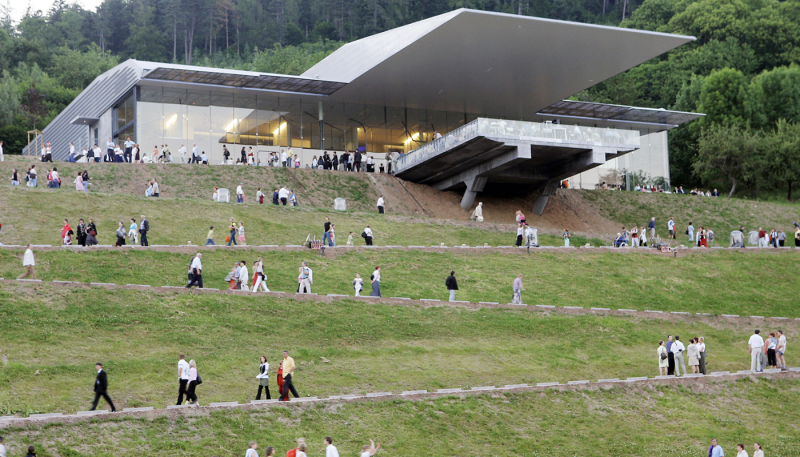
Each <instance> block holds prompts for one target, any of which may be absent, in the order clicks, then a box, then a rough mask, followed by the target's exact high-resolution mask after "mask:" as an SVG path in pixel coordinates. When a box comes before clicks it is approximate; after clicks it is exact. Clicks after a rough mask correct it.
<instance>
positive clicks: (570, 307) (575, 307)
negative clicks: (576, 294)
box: [564, 306, 583, 309]
mask: <svg viewBox="0 0 800 457" xmlns="http://www.w3.org/2000/svg"><path fill="white" fill-rule="evenodd" d="M564 309H583V306H565V307H564Z"/></svg>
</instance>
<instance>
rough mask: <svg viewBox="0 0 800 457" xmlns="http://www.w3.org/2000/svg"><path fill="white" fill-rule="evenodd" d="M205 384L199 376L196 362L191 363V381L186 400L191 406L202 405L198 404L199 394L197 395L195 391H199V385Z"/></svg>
mask: <svg viewBox="0 0 800 457" xmlns="http://www.w3.org/2000/svg"><path fill="white" fill-rule="evenodd" d="M201 382H203V381H202V380H201V378H200V376H199V375H198V374H197V362H195V361H194V360H190V361H189V379H188V382H187V383H186V384H187V388H186V399H187V400H189V404H190V405H198V406H199V405H200V404H199V403H198V402H197V393H195V389H197V386H198V384H200V383H201Z"/></svg>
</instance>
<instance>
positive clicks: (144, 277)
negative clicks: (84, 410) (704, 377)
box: [0, 248, 800, 317]
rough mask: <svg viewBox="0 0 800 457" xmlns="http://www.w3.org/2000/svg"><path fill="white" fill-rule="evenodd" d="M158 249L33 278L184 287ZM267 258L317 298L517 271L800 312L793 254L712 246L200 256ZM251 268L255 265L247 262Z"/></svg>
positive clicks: (8, 265)
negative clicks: (646, 250) (361, 283)
mask: <svg viewBox="0 0 800 457" xmlns="http://www.w3.org/2000/svg"><path fill="white" fill-rule="evenodd" d="M195 252H196V251H194V250H187V253H184V254H182V253H174V252H160V251H132V250H125V251H89V252H86V251H71V250H69V251H66V250H65V251H61V250H55V251H42V252H38V253H37V254H36V257H37V263H38V265H37V272H38V274H39V278H40V279H43V280H46V281H52V280H61V281H78V282H84V283H89V282H110V283H115V284H123V285H124V284H148V285H153V286H164V285H168V286H182V285H186V273H187V271H188V264H189V261H190V260H191V257H192V256H193V255H194V253H195ZM257 256H261V257H263V259H264V265H265V269H266V271H265V273H266V274H267V276H268V278H269V280H268V286H269V288H270V289H271V290H276V291H282V292H293V291H296V290H297V268H298V267H299V266H300V263H301V262H302V261H303V260H306V261H308V262H309V265H310V267H311V268H312V269H313V270H314V287H313V288H312V290H313V291H314V292H317V293H320V294H349V295H352V294H353V289H352V280H353V278H354V277H355V274H356V273H357V272H358V273H361V276H362V277H363V278H364V279H365V282H366V284H365V285H366V286H367V289H369V275H370V274H371V273H372V271H373V270H374V268H375V265H380V266H381V271H382V273H381V276H382V283H381V292H382V294H383V295H384V296H386V297H409V298H415V299H419V298H432V299H442V300H446V299H447V290H446V289H445V287H444V280H445V278H446V277H447V275H448V274H449V272H450V270H455V271H456V276H457V278H458V281H459V292H458V294H457V299H459V300H469V301H473V302H479V301H487V302H492V301H494V302H500V303H508V302H509V301H511V283H512V281H513V279H514V278H515V277H516V275H517V274H518V273H523V275H524V278H523V284H524V286H525V288H526V291H525V292H524V293H523V299H524V302H525V303H527V304H530V305H535V304H543V305H556V306H583V307H603V308H614V309H617V308H627V309H637V310H640V311H641V310H645V309H651V310H663V311H688V312H703V313H716V314H740V315H758V316H774V317H800V311H798V308H797V306H796V303H795V301H796V295H797V290H798V288H797V282H796V280H795V276H796V272H797V271H798V268H800V255H798V253H796V252H793V251H792V252H772V251H767V252H732V251H722V252H710V253H705V254H695V255H689V256H685V257H678V258H673V257H671V256H663V255H659V254H638V253H627V254H625V253H609V252H596V251H595V252H589V251H577V252H575V251H573V252H549V251H536V252H534V253H532V254H530V255H527V254H525V253H524V250H520V251H519V252H517V253H515V254H507V253H502V252H493V253H489V252H480V251H475V250H469V251H460V250H453V251H447V252H420V251H415V250H409V251H400V250H388V251H371V250H359V251H349V252H344V253H340V254H338V253H337V254H336V255H330V253H329V255H326V256H325V257H321V256H319V253H318V252H315V251H310V250H308V251H305V250H304V251H264V252H254V251H251V250H244V251H242V250H238V249H237V250H234V249H232V248H231V249H228V248H217V249H216V250H209V251H205V254H204V256H203V267H204V274H203V277H204V283H205V286H206V287H211V288H224V287H226V286H227V283H225V282H223V280H224V278H225V276H226V275H227V274H228V272H229V271H230V270H231V267H232V266H233V264H234V263H235V262H236V261H238V260H245V261H247V263H248V265H251V266H252V264H253V261H254V260H255V259H256V257H257ZM21 258H22V250H21V249H20V250H16V251H10V250H7V249H4V250H0V277H4V278H15V277H17V276H18V275H19V274H21V272H22V267H21V264H22V262H21ZM251 270H252V268H251Z"/></svg>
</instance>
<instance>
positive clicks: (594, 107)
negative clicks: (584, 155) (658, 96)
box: [539, 100, 705, 126]
mask: <svg viewBox="0 0 800 457" xmlns="http://www.w3.org/2000/svg"><path fill="white" fill-rule="evenodd" d="M539 114H551V115H554V116H567V117H578V118H585V119H602V120H611V121H627V122H638V123H646V124H665V125H676V126H677V125H681V124H685V123H686V122H689V121H693V120H695V119H698V118H701V117H703V116H705V114H699V113H687V112H684V111H671V110H665V109H653V108H638V107H635V106H625V105H607V104H604V103H592V102H578V101H573V100H561V101H560V102H556V103H553V104H552V105H550V106H548V107H547V108H544V109H543V110H541V111H539Z"/></svg>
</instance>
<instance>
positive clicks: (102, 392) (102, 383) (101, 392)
mask: <svg viewBox="0 0 800 457" xmlns="http://www.w3.org/2000/svg"><path fill="white" fill-rule="evenodd" d="M94 367H95V368H96V369H97V378H96V379H95V381H94V402H92V409H90V410H89V411H94V410H95V408H97V402H99V401H100V397H103V398H105V399H106V401H107V402H108V405H109V406H111V412H112V413H115V412H117V408H115V407H114V402H113V401H111V397H109V396H108V393H106V391H107V390H108V376H106V372H105V370H103V364H102V363H100V362H97V363H96V364H95V365H94Z"/></svg>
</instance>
